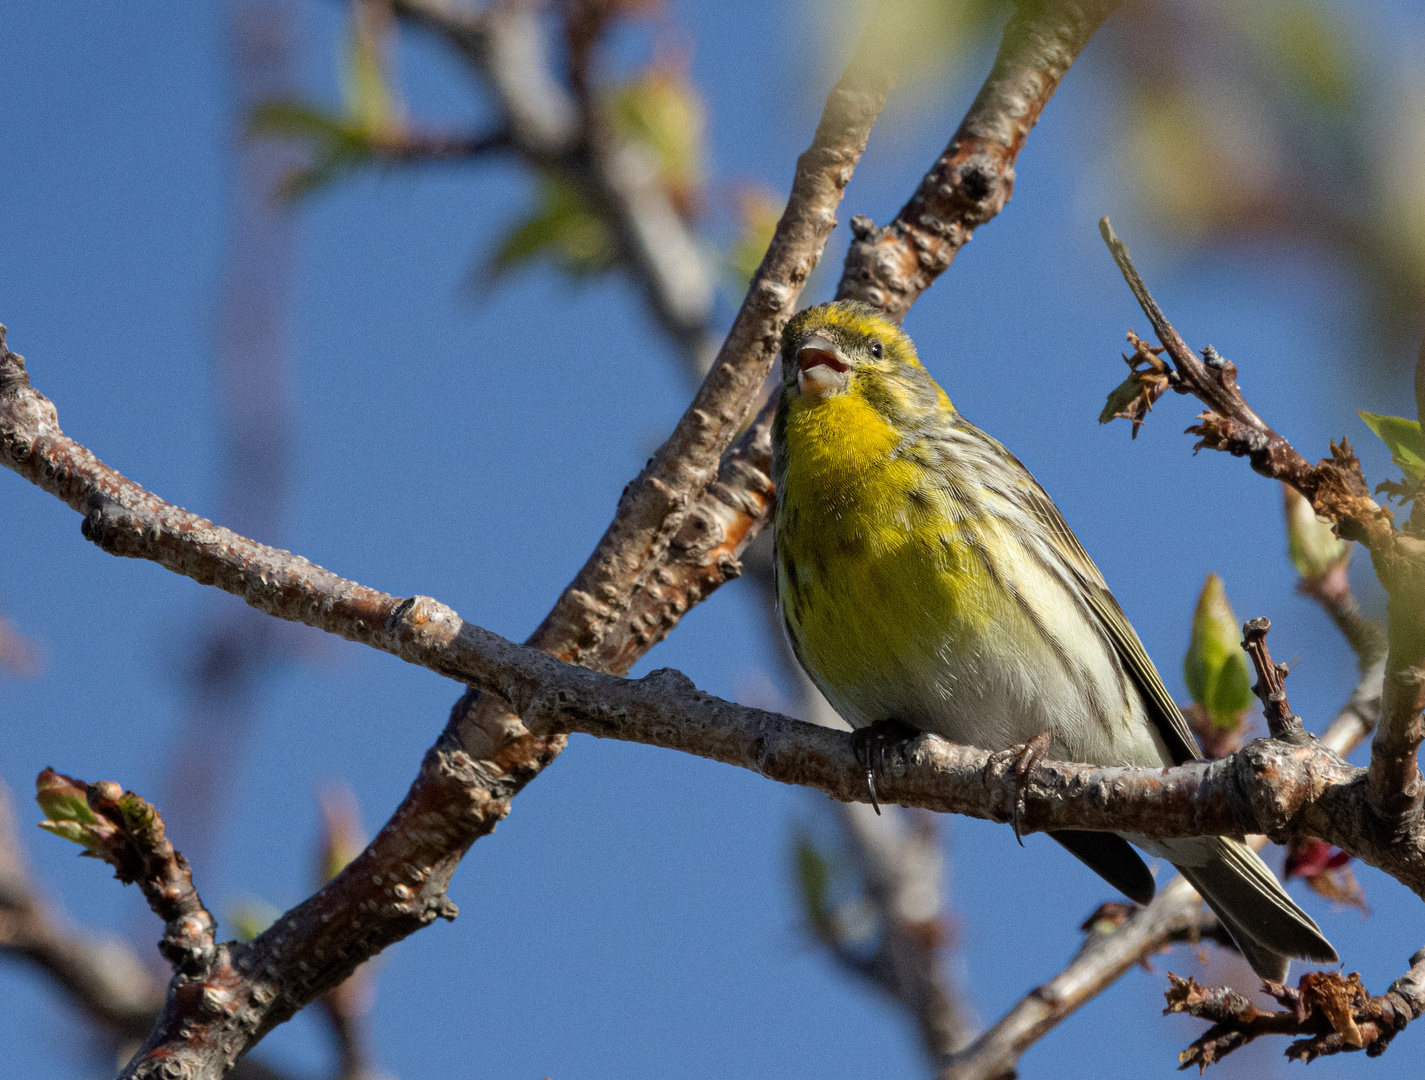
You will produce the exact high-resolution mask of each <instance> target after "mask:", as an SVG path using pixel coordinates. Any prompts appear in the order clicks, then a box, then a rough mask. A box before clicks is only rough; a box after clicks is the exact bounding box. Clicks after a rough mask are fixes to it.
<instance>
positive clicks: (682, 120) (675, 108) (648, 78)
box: [606, 63, 705, 218]
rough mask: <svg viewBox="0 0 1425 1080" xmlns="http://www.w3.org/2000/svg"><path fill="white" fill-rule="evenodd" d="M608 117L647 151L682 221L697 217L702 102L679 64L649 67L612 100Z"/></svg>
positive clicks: (608, 107) (618, 129) (701, 152)
mask: <svg viewBox="0 0 1425 1080" xmlns="http://www.w3.org/2000/svg"><path fill="white" fill-rule="evenodd" d="M606 111H607V116H608V119H609V122H610V124H611V125H612V126H613V129H614V130H615V131H616V132H618V133H619V134H620V135H621V136H623V137H624V138H626V139H628V140H630V141H632V142H636V143H638V144H639V145H641V146H645V147H647V148H648V149H649V150H651V151H652V152H653V156H654V159H655V160H656V161H657V162H658V173H659V179H660V180H661V182H662V184H663V186H664V187H665V188H666V189H667V191H668V196H669V198H670V199H671V200H672V202H673V205H674V206H675V207H677V209H678V212H679V213H680V214H681V215H682V216H683V217H684V218H692V217H695V216H697V214H698V212H699V209H700V208H699V205H698V203H699V200H700V195H701V190H702V184H703V128H704V126H705V116H704V108H703V102H702V99H701V98H700V97H699V96H698V92H697V89H696V88H695V87H694V86H693V84H692V83H691V82H690V81H689V80H688V77H687V74H686V73H685V72H684V71H683V70H682V67H681V65H674V64H672V63H663V64H659V65H655V66H654V67H651V68H649V69H648V70H647V71H646V72H644V73H643V74H642V75H640V76H639V77H638V78H637V79H634V80H633V81H632V82H628V83H625V84H624V85H623V86H621V87H618V88H617V89H615V90H614V92H613V93H612V94H611V95H610V96H609V98H608V104H607V106H606Z"/></svg>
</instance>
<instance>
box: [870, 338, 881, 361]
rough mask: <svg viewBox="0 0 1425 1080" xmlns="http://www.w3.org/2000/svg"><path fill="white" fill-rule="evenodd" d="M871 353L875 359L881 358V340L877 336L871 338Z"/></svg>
mask: <svg viewBox="0 0 1425 1080" xmlns="http://www.w3.org/2000/svg"><path fill="white" fill-rule="evenodd" d="M871 355H872V356H874V357H875V358H876V359H877V360H879V359H880V358H881V342H880V339H879V338H872V339H871Z"/></svg>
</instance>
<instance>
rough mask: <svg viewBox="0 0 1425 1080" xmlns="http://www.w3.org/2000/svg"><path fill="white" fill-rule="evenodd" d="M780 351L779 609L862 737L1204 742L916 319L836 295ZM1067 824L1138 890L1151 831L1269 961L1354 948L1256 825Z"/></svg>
mask: <svg viewBox="0 0 1425 1080" xmlns="http://www.w3.org/2000/svg"><path fill="white" fill-rule="evenodd" d="M781 355H782V368H781V399H780V401H779V403H778V406H777V412H776V416H775V418H774V420H773V428H772V472H773V481H774V483H775V487H776V517H775V525H774V537H775V541H774V549H775V555H774V559H773V565H774V571H773V572H774V578H775V583H776V595H777V604H778V608H779V610H780V613H781V617H782V621H783V624H784V625H785V628H786V632H787V637H788V639H789V641H790V643H791V647H792V652H793V654H794V655H795V656H796V658H797V661H798V662H799V663H800V664H801V666H802V668H803V669H804V670H805V671H806V673H807V675H808V676H809V677H810V678H811V681H812V682H813V683H814V684H815V685H816V687H817V689H819V690H820V691H821V692H822V694H823V695H825V697H826V698H827V700H828V701H829V702H830V703H831V705H832V706H833V707H834V708H835V709H836V711H837V712H838V713H839V714H840V715H841V716H842V717H843V718H844V719H845V720H846V721H847V722H848V723H849V724H850V725H851V726H852V727H853V728H855V729H858V734H860V735H864V734H865V733H866V732H867V731H868V730H876V729H877V728H881V729H883V730H884V729H885V728H886V727H887V726H890V727H895V726H899V727H902V728H907V729H910V730H909V732H908V733H907V734H908V735H910V734H918V733H933V734H935V735H939V736H942V737H943V738H946V739H948V740H950V741H951V742H955V743H960V744H962V745H969V746H976V747H979V748H982V749H985V750H990V751H1007V750H1012V749H1014V748H1016V747H1025V746H1031V745H1033V746H1037V747H1038V749H1039V751H1040V752H1042V753H1043V754H1045V755H1047V756H1050V757H1052V758H1054V759H1058V760H1064V761H1074V762H1084V763H1088V764H1093V765H1112V766H1120V765H1122V766H1135V765H1136V766H1152V767H1161V766H1168V765H1179V764H1183V763H1185V762H1189V761H1194V760H1197V759H1199V758H1200V757H1201V751H1200V749H1199V747H1198V744H1197V740H1196V739H1195V738H1194V736H1193V734H1192V731H1191V729H1190V728H1189V727H1188V725H1187V722H1186V720H1185V719H1184V717H1183V714H1182V712H1181V711H1180V710H1179V709H1178V706H1177V705H1176V704H1175V702H1174V701H1173V698H1172V695H1171V694H1170V693H1169V691H1168V690H1167V688H1166V687H1165V686H1164V684H1163V680H1162V677H1161V676H1160V675H1159V674H1158V671H1157V669H1156V668H1155V667H1154V666H1153V662H1152V660H1150V659H1149V657H1148V653H1147V651H1146V650H1145V649H1144V647H1143V644H1142V642H1141V641H1140V640H1139V638H1138V635H1137V633H1136V632H1135V631H1134V629H1133V627H1132V626H1131V625H1130V623H1129V621H1128V618H1127V616H1126V615H1125V614H1124V613H1123V609H1122V608H1121V607H1120V606H1119V604H1118V602H1117V601H1116V600H1115V599H1114V597H1113V594H1112V593H1111V592H1109V589H1108V585H1107V584H1106V582H1105V581H1104V578H1103V575H1102V574H1101V573H1100V572H1099V570H1098V568H1097V567H1096V566H1095V565H1094V563H1093V561H1092V560H1091V559H1090V558H1089V556H1088V554H1087V553H1086V552H1085V550H1084V548H1083V545H1082V544H1081V543H1080V542H1079V540H1078V538H1077V537H1076V536H1075V535H1074V533H1073V531H1072V530H1071V529H1070V528H1069V526H1068V524H1067V523H1066V522H1065V520H1064V517H1063V515H1062V514H1061V513H1060V512H1059V509H1058V508H1057V507H1056V506H1055V505H1054V503H1053V501H1052V500H1051V499H1050V498H1049V496H1048V494H1046V493H1045V491H1044V489H1043V488H1042V487H1040V485H1039V484H1038V482H1037V481H1036V480H1035V479H1034V477H1033V476H1031V475H1030V473H1029V470H1028V469H1026V468H1025V467H1024V466H1023V465H1022V464H1020V462H1019V461H1018V460H1017V459H1016V458H1015V457H1014V455H1013V454H1011V453H1010V452H1009V451H1008V450H1006V449H1005V448H1004V447H1003V446H1002V445H1001V444H1000V443H999V442H997V441H996V440H995V439H993V438H992V437H991V436H989V435H987V434H986V433H985V432H983V431H981V430H980V429H979V428H977V427H975V426H974V425H973V424H971V423H970V422H969V421H968V420H966V419H965V417H964V416H962V415H961V414H960V412H959V411H958V410H957V409H956V408H955V406H954V405H952V404H951V402H950V399H949V397H948V396H947V395H946V393H945V391H944V390H942V389H941V388H940V386H939V384H937V383H936V381H935V380H934V379H933V378H932V377H931V376H930V373H929V372H928V371H927V370H926V369H925V367H924V365H923V364H922V363H921V361H920V358H919V356H918V354H917V352H916V348H915V344H914V343H913V342H912V341H911V339H910V337H909V335H907V334H906V333H905V331H904V330H902V329H901V328H900V327H899V326H898V325H896V324H895V323H893V322H891V321H890V319H888V318H886V317H885V315H884V314H882V313H881V312H880V311H879V310H878V309H877V308H875V307H872V306H871V305H869V304H865V303H862V302H860V301H851V300H838V301H833V302H830V303H825V304H820V305H817V306H815V307H810V308H807V309H805V310H804V311H802V312H800V313H798V314H797V315H796V316H794V317H793V318H792V319H791V320H789V321H788V323H787V325H786V327H785V329H784V331H783V333H782V340H781ZM1046 735H1047V739H1046V738H1045V736H1046ZM873 798H874V793H873ZM1050 836H1052V837H1053V838H1054V839H1055V840H1057V841H1058V842H1059V843H1060V844H1062V845H1063V846H1064V847H1066V848H1067V849H1068V850H1069V851H1070V852H1071V853H1072V854H1073V855H1075V856H1076V857H1078V858H1079V859H1080V860H1081V861H1082V862H1084V863H1086V864H1087V865H1088V866H1089V867H1090V868H1091V869H1092V870H1094V871H1095V872H1096V873H1098V874H1099V875H1100V876H1101V877H1102V878H1103V879H1104V880H1106V881H1107V882H1108V883H1109V884H1111V885H1112V886H1114V887H1115V888H1117V889H1119V890H1120V891H1122V892H1123V893H1124V894H1125V895H1126V896H1128V897H1129V898H1130V899H1132V900H1134V901H1136V902H1138V903H1140V904H1146V903H1148V902H1149V901H1150V900H1151V899H1152V897H1153V895H1154V881H1153V876H1152V874H1151V873H1150V872H1149V870H1148V868H1147V866H1146V865H1145V863H1144V861H1143V859H1142V857H1141V856H1140V855H1139V854H1138V852H1137V851H1135V850H1134V846H1133V845H1136V846H1137V847H1138V848H1141V849H1142V850H1143V851H1145V852H1147V853H1148V854H1149V855H1151V856H1153V857H1155V858H1161V859H1164V860H1166V861H1167V862H1169V863H1171V864H1172V865H1173V866H1175V867H1177V869H1178V870H1179V871H1180V872H1181V873H1182V875H1183V876H1184V877H1185V878H1187V880H1188V881H1189V883H1191V884H1192V886H1193V888H1194V889H1196V890H1197V892H1198V893H1199V894H1200V895H1201V896H1202V898H1203V899H1204V900H1205V901H1206V902H1207V904H1208V906H1209V907H1210V908H1211V909H1212V911H1213V912H1214V913H1215V914H1216V915H1217V917H1218V919H1219V920H1220V921H1221V922H1222V924H1223V926H1224V927H1225V928H1226V929H1227V931H1228V932H1229V933H1230V935H1231V937H1232V939H1233V941H1234V942H1235V943H1236V944H1237V946H1238V949H1239V950H1240V951H1241V953H1242V954H1243V956H1244V957H1245V958H1246V959H1247V961H1248V963H1250V964H1251V966H1252V968H1253V970H1254V971H1255V972H1256V973H1257V974H1258V975H1259V976H1260V977H1261V978H1264V979H1271V980H1273V981H1276V982H1281V981H1282V980H1284V979H1285V978H1286V976H1287V971H1288V965H1289V962H1290V960H1291V959H1293V958H1298V959H1305V960H1311V961H1316V962H1319V963H1336V962H1337V961H1338V957H1337V954H1336V950H1335V949H1334V948H1333V947H1332V946H1331V943H1330V942H1329V941H1327V940H1326V937H1325V936H1324V935H1323V933H1322V932H1321V928H1320V927H1319V926H1317V924H1316V923H1315V922H1314V921H1313V920H1312V918H1311V916H1309V915H1308V914H1307V913H1306V912H1304V911H1303V910H1302V909H1301V908H1300V907H1299V906H1298V905H1297V904H1296V903H1295V902H1294V901H1293V900H1292V899H1291V897H1290V896H1288V895H1287V892H1286V890H1285V889H1284V888H1283V887H1282V885H1281V884H1280V882H1278V881H1277V879H1276V877H1275V875H1273V873H1272V871H1271V870H1270V869H1268V868H1267V866H1266V864H1265V863H1264V862H1263V861H1262V860H1261V858H1260V857H1258V855H1257V854H1256V852H1254V851H1253V850H1252V849H1251V848H1250V847H1248V846H1247V845H1246V844H1244V843H1242V842H1240V841H1238V840H1235V839H1232V838H1229V837H1221V836H1203V837H1188V838H1170V839H1154V838H1150V837H1147V836H1142V835H1134V834H1129V833H1121V834H1120V833H1109V832H1087V831H1077V830H1074V831H1051V832H1050Z"/></svg>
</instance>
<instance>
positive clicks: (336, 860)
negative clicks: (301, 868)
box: [317, 784, 366, 886]
mask: <svg viewBox="0 0 1425 1080" xmlns="http://www.w3.org/2000/svg"><path fill="white" fill-rule="evenodd" d="M317 803H318V805H319V806H320V808H321V812H322V840H321V847H320V851H319V855H318V858H317V879H318V880H317V884H318V885H319V886H320V885H325V884H326V883H327V882H328V881H330V880H331V879H332V878H334V877H336V876H337V875H338V874H340V873H341V872H342V870H344V869H345V868H346V866H347V864H348V863H350V862H351V861H352V860H353V859H355V858H356V857H357V856H358V855H360V854H361V853H362V851H364V850H365V849H366V830H364V829H363V828H362V827H361V811H360V810H359V809H358V807H357V805H356V795H355V794H354V793H353V792H352V790H351V788H350V787H348V786H346V785H345V784H334V785H332V786H330V787H327V788H325V789H323V790H322V792H321V793H320V794H319V795H318V796H317Z"/></svg>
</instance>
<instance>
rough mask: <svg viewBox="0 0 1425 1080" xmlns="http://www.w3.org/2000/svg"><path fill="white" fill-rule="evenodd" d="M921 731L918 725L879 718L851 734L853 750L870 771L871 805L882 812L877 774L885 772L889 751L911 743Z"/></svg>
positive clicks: (867, 789) (863, 766)
mask: <svg viewBox="0 0 1425 1080" xmlns="http://www.w3.org/2000/svg"><path fill="white" fill-rule="evenodd" d="M919 734H920V732H919V731H917V730H916V729H915V728H913V727H910V726H909V725H907V724H903V723H901V722H900V721H899V720H877V721H876V722H875V723H873V724H869V725H868V726H866V727H862V728H857V729H856V730H855V731H853V732H852V733H851V749H852V751H853V752H854V753H855V755H856V761H857V764H859V765H860V766H861V767H862V768H864V769H865V770H866V791H867V792H868V793H869V794H870V796H871V808H872V809H873V810H875V811H876V814H877V815H879V814H880V813H881V804H880V801H879V800H878V799H877V798H876V773H878V772H884V771H885V768H886V754H887V753H888V752H889V749H890V748H891V747H892V746H899V745H901V744H903V743H906V742H909V741H910V740H911V739H914V738H915V737H916V736H918V735H919Z"/></svg>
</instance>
